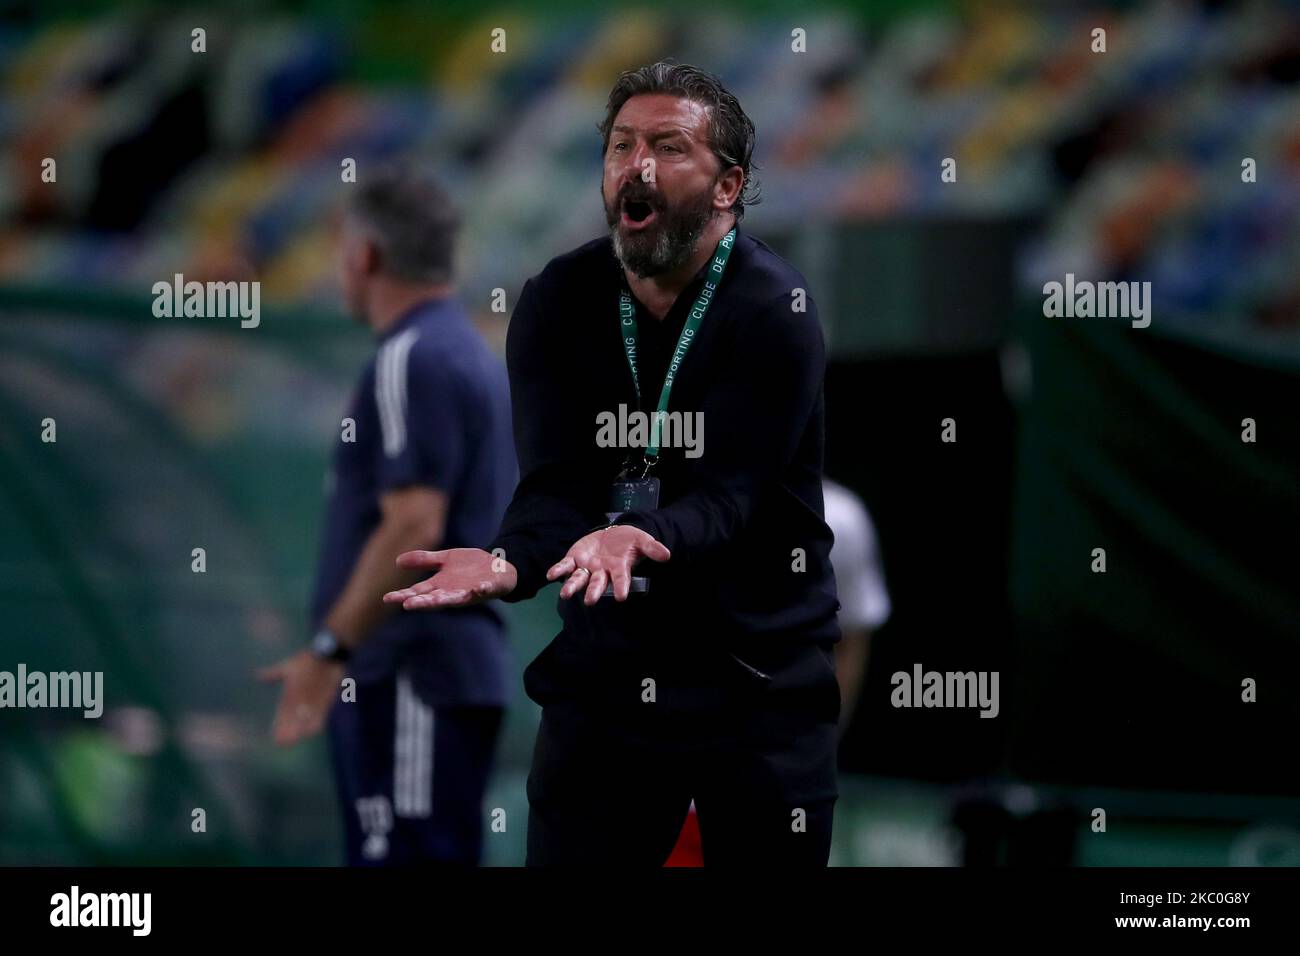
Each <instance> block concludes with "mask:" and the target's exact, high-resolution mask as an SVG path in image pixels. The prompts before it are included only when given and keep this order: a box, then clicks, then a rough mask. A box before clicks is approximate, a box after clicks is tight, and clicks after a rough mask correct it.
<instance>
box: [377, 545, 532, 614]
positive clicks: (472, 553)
mask: <svg viewBox="0 0 1300 956" xmlns="http://www.w3.org/2000/svg"><path fill="white" fill-rule="evenodd" d="M397 566H398V567H399V568H409V569H413V570H416V569H422V568H424V569H428V568H433V569H435V570H436V572H437V573H435V574H434V575H433V576H432V577H429V578H426V579H425V580H423V581H421V582H420V583H419V584H413V585H411V586H410V587H409V588H402V589H401V590H400V591H389V592H388V593H387V594H385V595H384V603H385V604H401V605H402V607H403V608H404V609H405V610H407V611H423V610H428V609H430V608H440V607H469V606H470V605H473V604H482V603H483V602H484V601H490V600H492V599H493V598H499V597H505V596H506V595H507V594H509V593H510V592H511V591H513V590H514V589H515V585H516V584H518V583H519V573H518V572H517V571H516V570H515V566H514V565H513V564H511V563H510V562H509V561H507V560H505V559H504V558H497V557H493V556H492V555H491V554H489V553H488V552H487V551H484V550H482V549H481V548H450V549H448V550H446V551H407V552H405V553H403V554H399V555H398V556H397Z"/></svg>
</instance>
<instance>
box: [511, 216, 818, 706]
mask: <svg viewBox="0 0 1300 956" xmlns="http://www.w3.org/2000/svg"><path fill="white" fill-rule="evenodd" d="M703 284H704V270H701V272H700V273H699V274H698V275H697V276H696V278H695V280H694V281H693V282H692V284H691V285H689V286H688V287H687V288H686V289H685V290H683V292H682V293H681V295H680V296H678V298H677V301H676V302H675V304H674V305H673V307H672V309H671V310H670V311H669V313H668V314H667V315H666V316H665V317H664V319H663V320H662V322H660V321H659V320H656V319H655V318H654V317H653V316H651V315H650V314H649V313H648V312H647V311H646V310H645V309H644V308H643V307H642V306H641V305H640V303H639V302H636V309H637V323H638V327H639V330H640V336H641V346H640V356H639V358H638V369H639V374H640V377H641V393H642V394H641V408H642V409H643V410H646V411H651V410H653V408H654V407H655V405H656V403H657V402H658V399H659V392H660V389H661V387H662V385H663V379H664V373H665V371H666V369H667V365H668V361H669V358H670V356H671V353H672V351H673V348H674V346H675V345H676V341H677V337H678V336H679V335H680V333H681V329H682V327H683V325H684V323H685V320H686V316H687V313H688V312H689V311H690V308H691V305H692V304H693V303H694V301H695V298H696V296H697V295H698V294H699V291H700V289H701V288H702V286H703ZM626 287H627V285H626V280H625V278H624V275H623V271H622V268H621V266H620V265H619V263H618V261H617V259H616V258H615V256H614V252H613V245H612V241H611V240H610V239H609V238H608V237H606V238H602V239H598V240H595V241H592V242H589V243H587V244H586V245H583V246H581V247H579V248H577V249H575V250H573V251H572V252H569V253H567V254H565V255H562V256H559V257H557V258H556V259H554V260H552V261H551V262H550V264H548V265H547V266H546V268H545V269H543V270H542V272H541V274H540V275H538V276H536V277H534V278H533V279H530V280H529V281H528V282H527V283H526V284H525V286H524V289H523V292H522V294H521V296H520V300H519V303H518V305H517V307H516V308H515V312H514V315H513V317H512V319H511V323H510V328H509V333H508V337H507V346H506V359H507V366H508V369H509V374H510V392H511V400H512V404H513V415H514V434H515V448H516V453H517V455H518V459H519V468H520V482H519V486H518V488H517V489H516V490H515V494H514V498H513V500H512V501H511V503H510V506H509V508H508V509H507V511H506V515H505V518H504V520H503V522H502V525H501V529H500V532H499V534H498V535H497V537H496V539H495V540H494V541H493V542H492V543H491V544H490V545H489V548H501V549H503V550H504V552H505V557H506V559H507V560H509V561H510V562H511V563H512V564H513V565H514V566H515V567H516V568H517V570H518V572H519V584H518V587H517V588H516V590H515V591H514V592H513V593H512V594H511V595H510V596H509V597H508V598H507V599H506V600H508V601H520V600H524V599H527V598H530V597H532V596H533V595H535V594H536V593H537V591H538V590H539V589H540V588H541V587H542V586H544V585H545V584H546V583H547V582H546V578H545V575H546V570H547V568H549V567H550V566H551V565H552V564H554V563H555V562H557V561H559V560H560V559H561V558H562V557H563V556H564V554H565V552H566V551H567V550H568V548H569V547H570V545H572V544H573V543H574V542H575V541H577V540H578V539H579V538H581V537H582V536H583V535H585V534H587V533H588V532H590V531H591V530H592V529H593V528H595V527H599V526H603V525H605V524H606V523H607V522H606V521H605V518H604V512H605V510H606V507H607V504H608V497H609V488H610V483H611V481H612V480H613V479H614V478H615V476H616V475H617V474H618V472H619V470H620V468H621V466H622V465H623V463H624V461H625V460H626V458H627V455H628V449H626V448H602V447H598V444H597V421H598V416H599V415H600V413H602V412H608V413H615V414H617V412H618V408H619V405H620V404H626V405H627V406H628V409H629V410H631V409H635V408H636V407H637V399H636V390H635V388H634V386H633V383H632V376H631V372H630V370H629V368H628V364H627V359H626V356H625V353H624V350H623V346H622V341H621V333H620V326H619V322H618V293H619V290H620V288H626ZM797 290H802V292H798V291H797ZM807 290H808V287H807V283H806V282H805V280H804V278H803V276H802V275H801V274H800V273H799V272H798V271H797V270H795V269H794V268H792V267H791V266H790V265H789V264H788V263H786V262H785V261H784V260H782V259H781V258H780V257H778V256H777V255H776V254H775V253H774V252H773V251H772V250H771V249H770V248H768V247H767V246H766V245H765V244H764V243H762V242H761V241H760V240H757V239H755V238H753V237H751V236H749V235H747V234H745V233H744V232H740V231H738V234H737V238H736V242H735V245H734V247H733V251H732V254H731V258H730V261H729V262H728V264H727V267H726V271H725V273H724V275H723V278H722V280H721V282H720V284H719V286H718V290H717V293H716V295H715V297H714V300H713V302H712V305H711V306H710V308H709V311H708V313H707V315H706V316H705V318H704V322H703V325H702V326H701V328H700V331H699V333H698V335H697V336H696V337H695V340H694V341H693V343H692V345H691V347H690V350H689V352H688V353H687V355H686V357H685V359H684V361H683V363H682V367H681V369H680V370H679V372H678V376H677V379H676V382H675V383H674V386H673V390H672V395H671V400H670V403H669V411H670V412H672V411H682V412H695V411H699V412H702V413H703V445H702V454H701V455H699V457H695V458H688V457H686V455H685V449H683V448H681V447H675V448H664V449H663V450H662V452H661V455H660V462H659V464H658V465H657V466H656V468H655V473H656V474H657V475H658V476H659V478H660V479H661V481H662V491H661V495H660V501H659V507H658V508H657V509H655V510H653V511H632V512H628V513H627V514H625V515H624V516H623V517H622V518H620V519H619V523H622V524H631V525H634V526H636V527H638V528H641V529H643V530H645V531H647V532H648V533H650V534H651V535H653V536H654V537H655V538H657V539H658V540H659V541H661V542H662V543H663V544H665V545H666V546H667V547H668V548H669V549H670V550H671V552H672V558H671V560H670V561H668V562H666V563H664V564H656V563H654V562H651V561H648V560H646V561H642V562H641V563H640V564H639V565H638V566H637V568H636V571H635V573H636V574H638V575H645V576H646V577H648V578H649V579H650V588H649V593H646V594H635V593H634V594H631V595H630V596H629V597H628V600H627V601H626V602H624V603H621V604H620V603H616V602H615V601H614V600H613V599H612V598H605V599H602V600H601V601H599V602H598V603H597V605H596V606H595V607H592V608H586V607H584V605H583V604H582V596H581V592H579V594H578V595H577V596H575V597H574V598H573V599H571V600H568V601H561V602H560V614H561V617H562V619H563V621H564V631H563V632H561V634H560V635H559V636H558V637H557V638H556V641H555V643H554V644H553V646H552V647H551V648H548V653H547V654H544V655H543V656H544V657H547V656H549V657H552V658H554V657H556V656H557V655H558V656H559V657H560V658H563V659H564V660H565V661H566V662H567V663H566V664H565V666H566V667H568V668H569V669H570V670H575V671H576V670H581V671H583V672H586V673H589V674H599V673H602V672H607V671H610V670H611V669H619V668H622V667H624V666H631V667H632V668H633V670H635V669H636V667H643V663H644V661H646V660H648V659H649V660H654V661H656V662H658V663H659V664H661V665H663V666H666V667H668V668H670V669H673V670H675V671H676V672H679V673H685V674H691V673H693V672H694V673H698V674H701V675H702V674H704V673H705V670H706V669H705V668H704V666H703V664H702V662H703V661H705V660H706V659H707V660H709V661H716V660H717V659H718V654H719V652H725V654H726V655H727V656H733V657H735V658H740V659H743V660H745V661H749V662H751V663H752V662H754V661H760V662H761V661H762V660H764V659H771V658H770V653H769V651H775V652H776V653H778V654H780V653H781V646H784V647H787V648H788V647H789V645H790V643H791V642H798V643H803V642H810V641H817V642H830V641H834V640H837V639H838V636H839V632H838V628H837V626H836V620H835V615H836V611H837V609H838V602H837V601H836V596H835V582H834V577H833V574H832V571H831V564H830V556H829V555H830V547H831V540H832V538H831V532H830V529H829V528H828V527H827V525H826V522H825V521H824V519H823V510H822V488H821V481H822V449H823V436H824V425H823V379H824V376H825V366H826V353H825V343H824V340H823V336H822V330H821V325H820V323H819V321H818V317H817V309H816V306H815V305H814V303H813V300H812V297H811V295H810V294H808V291H807ZM633 301H634V302H635V301H636V300H635V297H634V299H633ZM755 666H756V668H757V669H759V670H761V667H758V666H757V665H755ZM535 667H536V665H535ZM534 669H535V668H534ZM702 679H703V678H702ZM532 692H533V688H532V687H530V695H531V694H532ZM534 699H536V696H535V695H534Z"/></svg>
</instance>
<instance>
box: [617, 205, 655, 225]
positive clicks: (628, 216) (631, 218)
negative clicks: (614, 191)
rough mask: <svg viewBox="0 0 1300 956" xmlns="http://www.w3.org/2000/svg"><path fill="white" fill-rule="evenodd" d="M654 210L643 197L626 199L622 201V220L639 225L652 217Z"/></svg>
mask: <svg viewBox="0 0 1300 956" xmlns="http://www.w3.org/2000/svg"><path fill="white" fill-rule="evenodd" d="M654 214H655V210H654V207H653V206H652V205H650V203H648V202H646V201H645V200H643V199H628V200H624V202H623V221H624V222H625V223H631V224H633V225H637V226H641V225H644V224H645V223H647V222H649V221H650V220H651V219H652V218H654Z"/></svg>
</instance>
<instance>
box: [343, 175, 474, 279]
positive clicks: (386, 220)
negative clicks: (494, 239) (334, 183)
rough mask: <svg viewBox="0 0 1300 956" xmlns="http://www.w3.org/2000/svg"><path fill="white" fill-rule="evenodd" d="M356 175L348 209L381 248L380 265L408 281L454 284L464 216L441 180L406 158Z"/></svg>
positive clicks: (387, 272) (394, 275)
mask: <svg viewBox="0 0 1300 956" xmlns="http://www.w3.org/2000/svg"><path fill="white" fill-rule="evenodd" d="M358 179H359V180H360V182H359V183H358V185H357V194H356V196H355V197H354V199H353V202H352V206H351V209H350V210H349V211H350V214H351V215H352V216H353V217H354V219H355V220H356V222H357V223H358V224H359V225H360V226H361V227H362V228H363V229H364V230H365V231H366V232H367V233H368V235H369V237H370V238H371V239H372V240H373V241H374V242H375V244H376V245H377V246H378V247H379V268H380V269H381V270H382V271H383V272H384V273H386V274H387V275H390V276H392V277H394V278H397V279H404V280H406V281H408V282H421V283H430V284H443V283H446V282H450V281H451V278H452V275H453V274H454V271H455V270H454V262H453V259H454V252H455V245H456V233H457V231H458V230H459V228H460V214H459V212H458V210H457V209H456V208H455V206H454V205H453V204H452V201H451V197H450V196H449V195H448V194H447V191H446V190H445V189H443V188H442V184H441V183H440V182H439V181H438V180H437V179H436V178H435V177H434V176H433V175H432V174H431V173H430V172H429V170H427V169H424V168H422V167H420V166H417V165H415V164H413V163H408V162H403V163H388V164H385V165H384V166H381V167H380V168H378V169H376V170H374V171H373V172H370V173H363V174H361V175H360V176H359V177H358Z"/></svg>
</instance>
